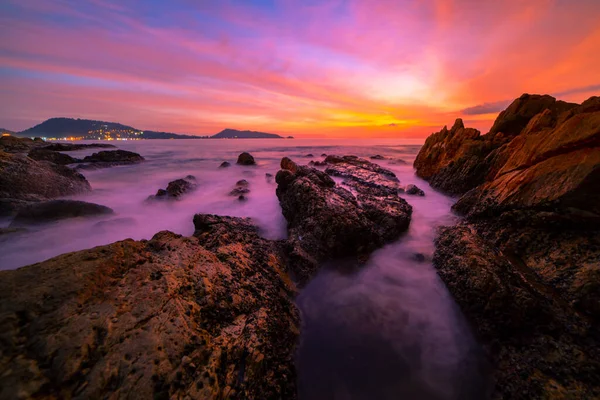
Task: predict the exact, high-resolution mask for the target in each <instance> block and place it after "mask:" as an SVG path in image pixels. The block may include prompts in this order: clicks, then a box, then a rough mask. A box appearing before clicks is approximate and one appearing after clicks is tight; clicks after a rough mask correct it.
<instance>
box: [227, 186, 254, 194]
mask: <svg viewBox="0 0 600 400" xmlns="http://www.w3.org/2000/svg"><path fill="white" fill-rule="evenodd" d="M246 193H250V189H248V188H245V187H236V188H235V189H233V190H232V191H231V192H229V195H230V196H239V195H242V194H246Z"/></svg>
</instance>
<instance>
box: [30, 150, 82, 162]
mask: <svg viewBox="0 0 600 400" xmlns="http://www.w3.org/2000/svg"><path fill="white" fill-rule="evenodd" d="M27 156H28V157H29V158H31V159H34V160H36V161H50V162H51V163H54V164H60V165H67V164H73V163H76V162H78V161H79V160H77V159H76V158H73V157H71V156H70V155H68V154H63V153H59V152H58V151H51V150H45V149H40V148H34V149H33V150H31V151H30V152H29V154H27Z"/></svg>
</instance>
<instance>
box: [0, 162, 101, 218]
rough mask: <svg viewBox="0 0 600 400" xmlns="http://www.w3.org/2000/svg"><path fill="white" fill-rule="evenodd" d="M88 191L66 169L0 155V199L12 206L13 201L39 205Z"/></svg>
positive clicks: (80, 179) (79, 177)
mask: <svg viewBox="0 0 600 400" xmlns="http://www.w3.org/2000/svg"><path fill="white" fill-rule="evenodd" d="M90 190H91V187H90V184H89V183H88V181H87V180H86V179H85V177H84V176H83V175H81V174H79V173H77V172H75V171H73V170H72V169H70V168H68V167H65V166H62V165H56V164H52V163H49V162H43V161H35V160H32V159H31V158H29V157H26V156H24V155H17V154H8V153H5V152H2V151H0V199H10V201H8V202H9V203H11V204H13V205H14V204H16V203H15V201H16V200H21V201H24V202H31V201H41V200H47V199H51V198H53V197H61V196H69V195H75V194H81V193H84V192H87V191H90ZM6 201H7V200H5V203H4V204H5V205H6ZM17 203H18V202H17ZM3 208H4V207H3ZM12 211H13V212H14V211H15V209H13V210H12Z"/></svg>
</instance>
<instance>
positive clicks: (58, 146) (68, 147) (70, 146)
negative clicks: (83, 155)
mask: <svg viewBox="0 0 600 400" xmlns="http://www.w3.org/2000/svg"><path fill="white" fill-rule="evenodd" d="M96 148H99V149H110V148H116V146H113V145H112V144H108V143H90V144H83V143H52V144H50V145H48V146H45V147H44V150H51V151H75V150H84V149H96Z"/></svg>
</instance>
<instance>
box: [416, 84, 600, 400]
mask: <svg viewBox="0 0 600 400" xmlns="http://www.w3.org/2000/svg"><path fill="white" fill-rule="evenodd" d="M535 110H537V111H538V113H537V114H535V115H532V114H533V113H534V111H535ZM498 119H499V121H500V122H498V121H497V122H498V123H497V124H495V125H494V126H495V127H496V128H493V131H492V132H490V133H489V134H488V135H485V136H484V137H481V138H480V139H477V140H481V141H486V142H488V143H492V144H493V143H497V144H498V143H500V142H501V143H500V144H498V145H497V147H495V148H494V149H493V150H492V151H491V152H490V153H489V154H488V156H486V157H485V159H484V161H483V162H482V163H481V164H480V165H479V169H480V170H479V171H477V172H476V173H475V174H474V173H469V174H466V175H465V174H463V172H464V170H461V169H455V168H454V167H452V165H453V164H452V161H453V160H449V161H448V164H447V165H448V167H445V168H443V169H442V170H440V172H439V173H434V174H432V175H431V176H429V179H430V181H431V182H436V179H438V178H439V177H440V176H444V179H445V181H446V182H450V183H452V182H461V181H464V179H465V177H470V178H473V177H474V176H478V178H477V179H475V180H473V179H472V180H471V181H470V182H471V183H476V182H477V181H479V183H477V184H476V185H475V186H474V187H473V188H471V189H470V190H469V191H468V192H467V193H465V194H464V195H463V196H462V197H460V199H459V200H458V201H457V203H456V204H455V205H454V207H453V209H454V210H455V211H457V212H458V213H460V214H463V215H464V216H465V219H464V220H463V222H462V223H461V224H459V225H458V226H455V227H451V228H445V229H443V230H442V231H441V233H440V236H439V237H438V239H437V241H436V252H435V255H434V265H435V266H436V268H437V269H438V271H439V274H440V276H441V278H442V279H443V280H444V282H445V283H446V285H447V286H448V289H449V290H450V292H451V293H452V294H453V295H454V297H455V298H456V300H457V303H458V304H459V305H460V307H461V308H462V309H463V311H464V312H465V314H466V315H467V317H468V318H469V320H470V321H471V322H472V324H473V327H474V329H475V330H476V331H477V332H478V334H479V336H480V337H481V338H482V340H483V342H484V344H485V345H487V346H488V348H489V351H490V354H491V355H492V357H493V359H494V362H495V367H496V371H495V372H496V378H497V385H496V389H495V391H494V397H495V398H516V397H519V396H523V395H526V396H527V397H528V398H596V397H598V396H600V380H599V379H598V378H599V377H600V363H599V362H598V361H597V360H598V359H600V358H599V355H600V353H599V352H598V351H599V348H600V342H599V339H598V335H597V326H598V324H599V323H600V206H599V204H600V191H598V188H599V187H600V99H599V98H596V97H594V98H591V99H589V100H587V101H586V102H584V103H583V104H581V105H580V106H577V105H573V104H568V103H563V102H556V101H555V100H554V99H553V98H550V97H549V96H535V97H532V98H529V97H522V98H520V99H518V100H516V101H515V103H513V105H511V106H510V107H509V109H507V111H506V112H504V113H502V114H501V115H500V116H499V117H498ZM516 130H519V131H518V132H517V131H516ZM505 133H508V134H505ZM502 137H503V139H502ZM500 139H501V140H500ZM440 143H441V145H443V142H440ZM467 143H468V141H463V142H462V144H461V146H462V147H463V148H464V146H466V145H467ZM446 144H448V143H446ZM422 151H423V152H424V154H423V155H422V159H425V158H427V151H428V150H427V149H425V146H424V150H422ZM457 154H458V153H457ZM463 155H464V153H463ZM455 157H456V158H455V160H454V161H455V162H456V163H458V162H460V160H461V158H462V159H464V157H463V156H459V155H455ZM454 165H456V164H454ZM415 166H417V164H415ZM422 170H426V168H424V167H423V168H422ZM436 174H437V175H436ZM453 174H456V175H453Z"/></svg>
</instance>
